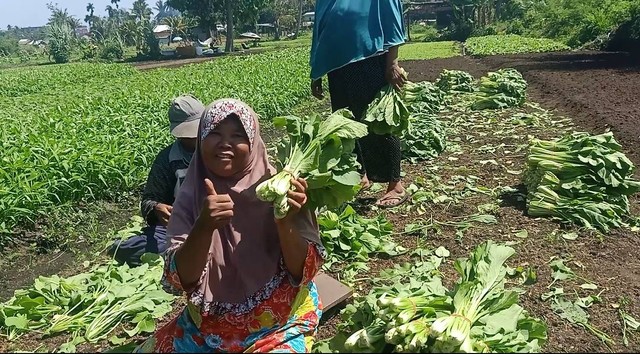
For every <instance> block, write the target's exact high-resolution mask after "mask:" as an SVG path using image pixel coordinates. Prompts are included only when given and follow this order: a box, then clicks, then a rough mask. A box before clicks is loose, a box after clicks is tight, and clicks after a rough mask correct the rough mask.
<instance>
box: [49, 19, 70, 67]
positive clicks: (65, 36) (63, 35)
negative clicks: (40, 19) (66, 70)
mask: <svg viewBox="0 0 640 354" xmlns="http://www.w3.org/2000/svg"><path fill="white" fill-rule="evenodd" d="M47 37H48V38H49V44H48V46H49V54H50V55H51V56H52V57H53V60H54V61H55V62H56V63H58V64H60V63H68V62H69V59H70V58H71V52H72V51H73V47H74V43H75V37H74V34H73V29H72V28H71V27H69V25H68V24H67V23H53V24H51V25H50V26H49V27H48V30H47Z"/></svg>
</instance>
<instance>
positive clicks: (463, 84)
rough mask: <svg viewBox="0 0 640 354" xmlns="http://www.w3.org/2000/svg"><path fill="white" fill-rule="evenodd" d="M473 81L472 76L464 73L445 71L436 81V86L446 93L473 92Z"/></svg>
mask: <svg viewBox="0 0 640 354" xmlns="http://www.w3.org/2000/svg"><path fill="white" fill-rule="evenodd" d="M474 81H475V79H474V78H473V76H471V74H469V73H467V72H465V71H461V70H446V69H445V70H443V71H442V73H440V76H439V77H438V80H436V86H438V88H440V89H441V90H442V91H444V92H447V93H450V92H473V91H474V90H475V88H474V85H473V82H474Z"/></svg>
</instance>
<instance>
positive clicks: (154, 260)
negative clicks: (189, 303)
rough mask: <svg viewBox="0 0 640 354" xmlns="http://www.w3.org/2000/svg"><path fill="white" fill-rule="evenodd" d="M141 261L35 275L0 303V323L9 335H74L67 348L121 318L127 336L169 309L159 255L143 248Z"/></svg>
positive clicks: (96, 336) (102, 334) (95, 337)
mask: <svg viewBox="0 0 640 354" xmlns="http://www.w3.org/2000/svg"><path fill="white" fill-rule="evenodd" d="M141 261H142V265H141V266H139V267H136V268H129V266H128V265H126V264H125V265H122V266H117V265H116V264H115V263H114V264H108V265H102V266H98V267H96V268H95V269H93V270H92V271H91V272H89V273H81V274H78V275H75V276H72V277H69V278H60V277H58V276H56V275H54V276H51V277H39V278H37V279H36V280H35V282H34V285H33V286H32V287H31V288H29V289H26V290H16V292H15V295H14V297H13V298H12V299H10V300H9V301H7V302H6V303H4V304H1V305H0V329H2V331H3V332H4V333H5V334H6V335H7V336H8V338H9V339H10V340H13V339H16V338H17V337H19V336H20V335H22V334H24V333H27V332H33V331H38V332H42V333H44V334H46V335H55V334H60V333H72V334H74V337H76V336H77V337H78V338H80V339H75V340H74V341H73V342H72V343H68V344H67V346H68V347H69V348H72V347H74V346H75V345H76V344H79V343H80V342H82V341H88V342H97V341H100V340H103V339H106V338H107V337H108V335H109V334H110V333H111V332H112V331H113V330H115V329H116V328H119V327H120V325H121V324H124V323H129V324H132V325H133V327H132V329H129V330H125V332H126V334H127V335H128V336H131V337H132V336H135V335H137V334H138V333H151V332H153V331H154V330H155V319H159V318H162V317H163V316H165V315H166V314H168V313H169V312H171V309H172V307H171V303H172V301H173V299H174V296H172V295H170V294H167V293H166V292H164V290H162V286H161V284H160V278H161V277H162V272H163V269H164V267H163V261H162V258H160V256H158V255H155V254H145V255H143V256H142V259H141Z"/></svg>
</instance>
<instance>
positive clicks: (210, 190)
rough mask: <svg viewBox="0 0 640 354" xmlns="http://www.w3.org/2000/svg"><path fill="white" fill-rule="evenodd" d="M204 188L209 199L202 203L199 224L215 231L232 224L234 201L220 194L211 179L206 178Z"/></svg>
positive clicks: (226, 195)
mask: <svg viewBox="0 0 640 354" xmlns="http://www.w3.org/2000/svg"><path fill="white" fill-rule="evenodd" d="M204 186H205V190H206V191H207V197H206V198H205V199H204V202H203V203H202V210H201V211H200V216H199V217H198V222H199V223H200V224H201V225H203V226H205V227H207V228H209V229H210V230H211V231H213V230H217V229H219V228H221V227H224V226H225V225H228V224H229V222H231V218H232V217H233V201H232V200H231V197H229V195H228V194H218V193H217V192H216V189H215V187H214V186H213V182H211V180H210V179H208V178H205V180H204Z"/></svg>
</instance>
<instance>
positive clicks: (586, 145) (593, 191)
mask: <svg viewBox="0 0 640 354" xmlns="http://www.w3.org/2000/svg"><path fill="white" fill-rule="evenodd" d="M634 171H635V166H634V164H633V163H632V162H631V160H629V159H628V158H627V157H626V155H625V154H624V153H623V152H622V147H621V146H620V144H618V142H617V141H616V140H615V138H614V137H613V133H611V132H609V133H604V134H600V135H590V134H588V133H574V134H570V135H567V136H565V137H562V138H560V139H557V140H555V141H543V140H539V139H533V140H532V141H531V143H530V147H529V154H528V155H527V171H526V173H525V175H524V182H525V185H526V186H527V191H528V193H529V194H528V197H527V210H528V213H529V215H531V216H550V217H554V218H557V219H560V220H562V221H565V222H571V223H576V224H578V225H583V226H586V227H588V228H594V229H598V230H601V231H605V232H606V231H608V230H609V229H610V228H612V227H621V226H624V225H626V222H625V219H626V217H627V216H628V215H629V200H628V196H629V195H631V194H633V193H635V192H637V191H638V190H640V182H638V181H635V180H633V173H634Z"/></svg>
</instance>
